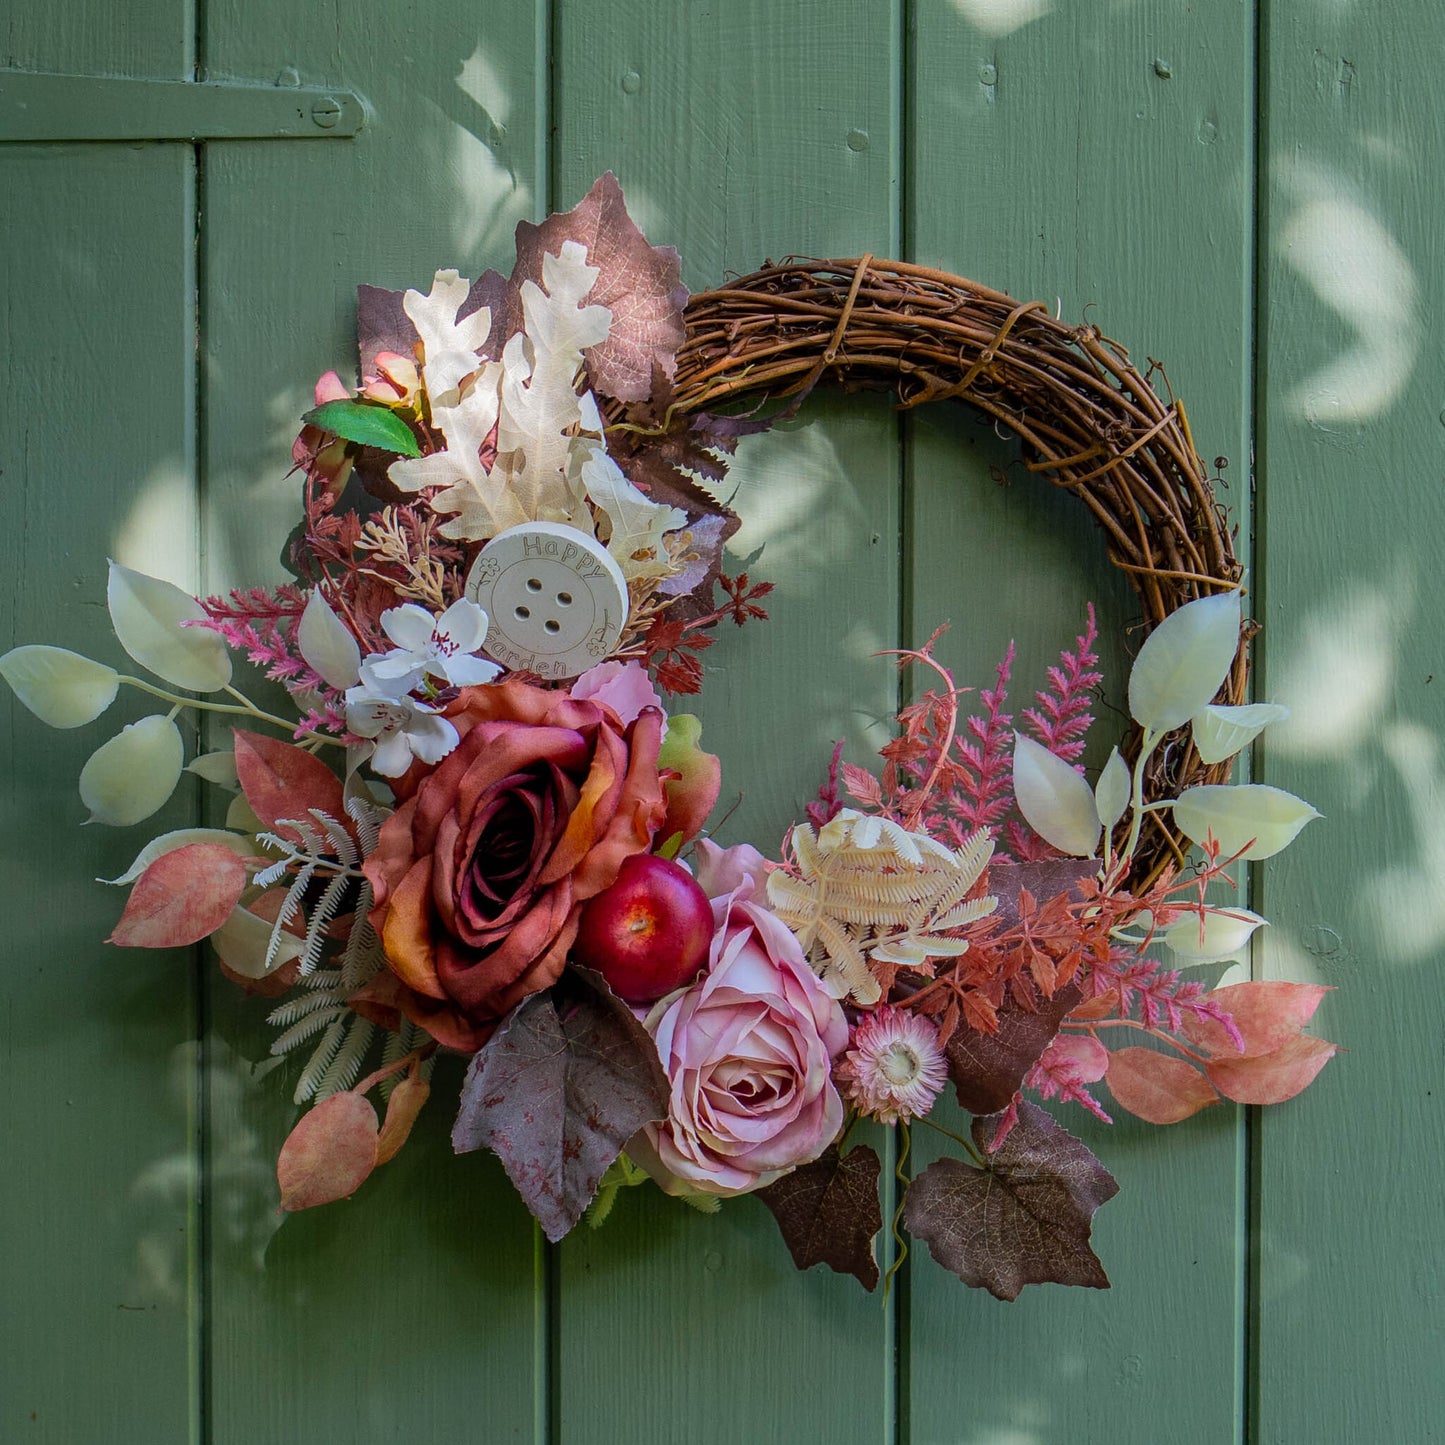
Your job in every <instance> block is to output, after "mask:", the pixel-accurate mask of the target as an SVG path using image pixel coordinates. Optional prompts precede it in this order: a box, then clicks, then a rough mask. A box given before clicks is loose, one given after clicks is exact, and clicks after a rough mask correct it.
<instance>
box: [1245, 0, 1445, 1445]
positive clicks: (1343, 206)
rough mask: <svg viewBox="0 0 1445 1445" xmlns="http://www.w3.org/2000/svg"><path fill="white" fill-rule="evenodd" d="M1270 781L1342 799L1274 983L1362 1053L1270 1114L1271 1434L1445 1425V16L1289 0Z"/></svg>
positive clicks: (1268, 500) (1277, 875)
mask: <svg viewBox="0 0 1445 1445" xmlns="http://www.w3.org/2000/svg"><path fill="white" fill-rule="evenodd" d="M1265 10H1266V14H1267V25H1266V28H1265V37H1266V40H1267V47H1266V54H1267V57H1268V68H1267V71H1266V81H1267V88H1266V92H1265V96H1266V104H1265V109H1264V119H1265V128H1264V144H1263V146H1262V152H1261V154H1262V159H1263V161H1264V162H1265V164H1266V166H1267V170H1266V176H1267V185H1268V189H1267V198H1268V200H1267V208H1266V212H1265V217H1266V220H1267V233H1266V234H1267V243H1268V244H1267V249H1264V248H1263V247H1262V251H1263V254H1262V257H1261V260H1262V261H1263V262H1264V263H1265V273H1264V283H1265V284H1264V302H1265V305H1266V306H1267V314H1268V317H1269V330H1268V338H1267V350H1266V352H1265V364H1264V370H1263V380H1264V388H1263V400H1264V403H1265V411H1264V414H1265V417H1266V423H1267V424H1266V428H1265V432H1264V446H1263V450H1262V460H1263V468H1262V477H1261V485H1260V491H1261V511H1262V523H1263V529H1262V537H1261V547H1262V549H1263V555H1264V557H1265V559H1266V563H1267V566H1266V569H1265V579H1264V580H1265V599H1266V605H1265V620H1266V623H1267V628H1266V632H1265V677H1264V687H1265V688H1266V689H1267V690H1268V695H1270V696H1274V697H1278V698H1279V699H1280V700H1281V701H1285V702H1288V703H1289V704H1290V705H1291V706H1292V707H1293V708H1294V709H1295V717H1294V718H1293V719H1292V720H1291V724H1290V726H1289V728H1288V729H1287V730H1284V731H1282V732H1281V733H1280V735H1279V736H1278V737H1277V738H1275V739H1274V740H1273V741H1272V742H1271V743H1270V744H1269V745H1268V746H1267V747H1266V749H1265V751H1264V756H1263V771H1262V776H1263V778H1264V780H1265V781H1267V782H1270V783H1274V784H1277V785H1278V786H1280V787H1284V788H1288V789H1291V790H1292V791H1295V792H1297V793H1299V794H1301V795H1303V796H1305V797H1307V798H1309V799H1310V800H1311V801H1312V802H1313V803H1314V804H1315V805H1316V806H1317V807H1318V808H1319V809H1320V810H1321V811H1322V812H1323V813H1324V815H1325V818H1324V821H1323V822H1320V823H1317V824H1314V825H1312V827H1311V829H1310V831H1309V832H1308V833H1306V835H1305V836H1304V838H1303V839H1301V841H1300V843H1298V844H1297V845H1295V847H1294V848H1293V849H1292V850H1291V851H1290V852H1289V853H1287V854H1285V855H1283V856H1282V857H1281V858H1279V859H1278V860H1277V861H1276V862H1272V863H1270V864H1269V865H1267V870H1268V871H1267V874H1266V877H1265V880H1264V889H1263V894H1262V899H1263V907H1264V909H1265V910H1266V912H1267V913H1268V915H1269V917H1270V919H1271V921H1272V923H1273V924H1274V926H1273V927H1272V928H1271V929H1269V930H1268V936H1267V938H1266V940H1265V945H1264V960H1265V966H1266V969H1267V972H1268V973H1269V974H1270V975H1271V976H1275V977H1285V978H1295V979H1308V980H1313V981H1317V982H1320V983H1327V984H1334V985H1338V992H1336V993H1332V994H1330V995H1329V996H1328V997H1327V999H1326V1000H1325V1002H1324V1004H1323V1006H1322V1007H1321V1009H1320V1012H1319V1015H1318V1025H1317V1032H1319V1033H1321V1034H1323V1035H1325V1036H1327V1037H1329V1038H1331V1039H1335V1040H1338V1041H1339V1042H1340V1043H1341V1044H1343V1045H1344V1046H1345V1047H1346V1048H1348V1049H1349V1051H1350V1052H1349V1053H1348V1054H1347V1055H1345V1056H1343V1057H1341V1058H1339V1059H1336V1060H1335V1061H1334V1062H1333V1063H1332V1064H1331V1065H1330V1066H1329V1068H1328V1069H1327V1070H1326V1071H1325V1073H1324V1074H1323V1075H1322V1076H1321V1078H1320V1079H1319V1081H1318V1082H1317V1083H1316V1084H1315V1085H1314V1086H1312V1088H1311V1089H1310V1091H1309V1092H1308V1093H1307V1094H1305V1095H1304V1096H1303V1097H1301V1098H1300V1099H1297V1100H1295V1101H1294V1102H1292V1103H1290V1104H1287V1105H1284V1106H1283V1107H1281V1108H1279V1109H1276V1110H1267V1111H1265V1112H1264V1114H1263V1116H1262V1117H1261V1119H1260V1123H1259V1134H1258V1150H1257V1187H1258V1195H1259V1235H1258V1241H1257V1256H1258V1313H1257V1320H1256V1366H1257V1381H1256V1388H1257V1397H1258V1398H1257V1402H1256V1412H1257V1438H1258V1439H1259V1440H1260V1441H1261V1442H1264V1441H1269V1442H1286V1441H1287V1442H1291V1445H1293V1442H1296V1441H1306V1440H1322V1439H1331V1440H1402V1441H1403V1440H1429V1439H1434V1438H1437V1437H1438V1435H1439V1433H1440V1430H1441V1421H1442V1419H1445V1379H1442V1375H1441V1370H1440V1360H1441V1358H1442V1351H1445V1308H1442V1306H1445V1267H1442V1253H1441V1249H1440V1194H1441V1170H1440V1159H1441V1155H1442V1153H1445V1128H1442V1124H1441V1114H1440V1107H1439V1100H1440V1098H1441V1093H1442V1090H1445V1068H1442V1055H1441V1048H1440V1039H1441V1035H1442V1030H1445V1007H1442V1003H1441V993H1440V988H1439V978H1440V969H1441V966H1442V963H1445V861H1442V857H1441V850H1440V844H1439V837H1440V823H1439V819H1440V812H1441V807H1442V802H1445V758H1442V754H1441V718H1442V710H1441V695H1440V687H1441V684H1442V682H1445V667H1442V658H1441V645H1440V638H1441V636H1442V635H1445V596H1442V593H1441V589H1440V586H1439V581H1438V577H1439V566H1440V556H1441V554H1442V552H1445V506H1442V503H1441V499H1440V454H1441V452H1440V443H1441V436H1442V432H1441V419H1442V413H1441V405H1442V400H1445V393H1442V389H1441V366H1440V355H1441V353H1440V345H1439V340H1438V336H1437V335H1436V334H1435V321H1436V318H1438V317H1439V315H1440V313H1441V309H1442V306H1445V242H1442V235H1441V227H1440V214H1441V209H1442V206H1445V183H1442V178H1441V174H1440V167H1439V157H1440V153H1441V144H1442V138H1445V104H1442V101H1441V96H1440V87H1439V60H1440V29H1439V26H1440V21H1439V13H1438V10H1436V9H1435V8H1434V7H1432V6H1429V5H1426V4H1422V3H1419V0H1414V3H1404V4H1400V5H1396V6H1393V7H1391V8H1390V11H1389V13H1388V15H1386V16H1383V17H1382V16H1379V15H1373V14H1370V13H1368V12H1367V11H1365V10H1362V9H1360V8H1358V7H1351V6H1311V7H1300V6H1294V5H1282V4H1270V5H1268V6H1266V7H1265Z"/></svg>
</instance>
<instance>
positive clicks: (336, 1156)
mask: <svg viewBox="0 0 1445 1445" xmlns="http://www.w3.org/2000/svg"><path fill="white" fill-rule="evenodd" d="M376 1143H377V1127H376V1110H375V1109H373V1108H372V1107H371V1105H370V1104H369V1103H368V1102H367V1101H366V1100H365V1099H364V1098H362V1096H361V1095H360V1094H353V1093H351V1092H349V1091H348V1092H347V1093H343V1094H332V1095H331V1097H330V1098H327V1099H323V1100H322V1101H321V1102H320V1103H319V1104H317V1105H316V1107H315V1108H314V1109H311V1110H310V1111H308V1112H307V1113H305V1114H303V1115H302V1116H301V1121H300V1122H299V1123H298V1124H297V1125H296V1127H295V1128H294V1129H293V1130H292V1131H291V1133H290V1134H289V1135H288V1136H287V1139H286V1142H285V1143H284V1144H283V1145H282V1146H281V1154H280V1157H279V1158H278V1159H277V1160H276V1182H277V1183H278V1184H280V1186H281V1208H282V1209H287V1210H293V1209H311V1208H313V1207H314V1206H316V1205H318V1204H330V1203H331V1202H332V1200H334V1199H346V1198H349V1197H350V1196H351V1195H352V1194H354V1193H356V1191H357V1189H358V1188H359V1187H360V1186H361V1184H362V1181H363V1180H365V1178H366V1176H367V1175H368V1174H370V1173H371V1171H372V1170H373V1169H374V1168H375V1167H376Z"/></svg>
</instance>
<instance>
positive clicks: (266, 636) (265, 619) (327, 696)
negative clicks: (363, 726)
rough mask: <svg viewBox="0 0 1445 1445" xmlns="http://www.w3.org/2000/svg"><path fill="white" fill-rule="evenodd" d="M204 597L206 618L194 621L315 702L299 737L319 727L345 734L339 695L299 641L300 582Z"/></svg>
mask: <svg viewBox="0 0 1445 1445" xmlns="http://www.w3.org/2000/svg"><path fill="white" fill-rule="evenodd" d="M200 601H201V606H202V607H204V608H205V609H206V618H205V620H204V621H201V622H197V623H196V624H195V626H197V627H204V628H208V629H209V630H210V631H212V632H217V633H219V634H220V635H221V637H223V638H224V639H225V641H226V645H227V646H228V647H231V648H234V649H235V650H236V651H237V652H244V653H245V654H246V657H247V659H248V660H249V661H250V662H251V663H252V664H254V665H255V666H256V667H259V668H261V669H262V670H263V671H264V673H265V675H266V677H267V678H268V679H269V680H270V681H271V682H279V683H280V684H281V685H282V686H283V687H284V688H285V689H286V691H287V692H289V693H290V694H291V695H292V696H293V697H295V696H298V695H302V694H304V695H306V698H307V701H308V702H309V703H312V704H313V706H311V707H310V708H309V710H308V711H307V713H306V716H305V717H303V718H302V719H301V722H300V724H299V725H298V727H297V730H296V735H297V736H298V737H300V736H302V735H303V734H305V733H310V732H316V731H324V732H330V733H337V734H342V733H345V731H346V717H345V712H344V710H343V707H342V701H341V694H340V693H338V692H337V691H336V690H335V689H334V688H332V687H329V686H328V685H327V683H326V681H325V679H324V678H322V677H321V676H320V675H319V674H318V673H317V672H315V671H314V670H313V669H312V668H311V667H310V665H309V664H308V663H307V662H306V660H305V658H303V657H302V656H301V650H300V648H299V646H298V645H297V642H296V629H297V627H298V625H299V624H300V621H301V614H302V613H303V612H304V611H305V610H306V597H305V594H304V593H303V592H302V591H301V589H300V588H299V587H297V586H296V585H295V584H294V583H290V582H287V583H283V584H282V585H281V586H280V587H277V588H276V589H275V591H268V590H267V589H266V588H264V587H250V588H246V589H239V588H238V589H236V590H233V591H232V592H231V593H230V595H229V596H228V597H203V598H201V599H200Z"/></svg>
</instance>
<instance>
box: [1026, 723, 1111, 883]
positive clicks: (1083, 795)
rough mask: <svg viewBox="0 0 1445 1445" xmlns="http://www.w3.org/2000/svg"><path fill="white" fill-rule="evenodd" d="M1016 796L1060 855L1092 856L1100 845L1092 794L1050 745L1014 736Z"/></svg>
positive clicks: (1036, 828) (1029, 819) (1036, 829)
mask: <svg viewBox="0 0 1445 1445" xmlns="http://www.w3.org/2000/svg"><path fill="white" fill-rule="evenodd" d="M1013 782H1014V798H1015V799H1016V800H1017V802H1018V805H1019V812H1021V813H1022V814H1023V815H1024V819H1025V821H1026V822H1027V823H1028V825H1029V827H1031V828H1032V829H1033V830H1034V832H1035V833H1037V834H1038V835H1039V837H1040V838H1042V839H1043V840H1044V841H1045V842H1046V843H1051V844H1053V846H1054V847H1055V848H1057V849H1058V850H1059V851H1060V852H1061V853H1068V854H1070V855H1071V856H1072V857H1075V858H1088V857H1091V856H1092V855H1093V852H1094V850H1095V848H1097V847H1098V844H1099V831H1100V825H1099V813H1098V810H1097V809H1096V808H1095V806H1094V790H1093V789H1092V788H1091V787H1090V786H1089V784H1088V780H1087V779H1086V778H1084V776H1083V775H1082V774H1081V773H1076V772H1075V771H1074V770H1073V768H1071V767H1070V766H1069V764H1068V763H1066V762H1065V761H1064V760H1063V759H1062V758H1058V757H1055V756H1054V755H1053V753H1051V752H1050V751H1049V750H1048V749H1047V748H1046V747H1044V746H1043V745H1042V744H1040V743H1036V742H1035V741H1034V740H1033V739H1032V738H1026V737H1025V736H1024V735H1023V734H1022V733H1015V734H1014V779H1013Z"/></svg>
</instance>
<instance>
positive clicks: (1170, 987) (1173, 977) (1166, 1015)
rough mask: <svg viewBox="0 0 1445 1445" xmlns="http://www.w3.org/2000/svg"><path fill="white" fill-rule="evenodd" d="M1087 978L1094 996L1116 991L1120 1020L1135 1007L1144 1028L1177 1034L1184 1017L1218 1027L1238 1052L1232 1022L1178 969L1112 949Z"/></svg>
mask: <svg viewBox="0 0 1445 1445" xmlns="http://www.w3.org/2000/svg"><path fill="white" fill-rule="evenodd" d="M1090 977H1091V979H1092V983H1093V989H1094V993H1095V994H1096V995H1098V994H1103V993H1107V992H1108V991H1109V990H1110V989H1116V990H1118V995H1119V1007H1118V1013H1119V1017H1120V1018H1128V1017H1129V1016H1130V1015H1132V1014H1133V1012H1134V1010H1135V1008H1136V1006H1137V1008H1138V1010H1139V1016H1140V1018H1141V1019H1142V1020H1143V1022H1144V1024H1145V1025H1146V1027H1148V1028H1151V1029H1157V1028H1159V1027H1160V1026H1161V1025H1164V1026H1167V1027H1168V1028H1169V1029H1170V1030H1172V1031H1175V1032H1177V1031H1178V1030H1179V1029H1181V1028H1182V1027H1183V1026H1184V1018H1185V1015H1186V1014H1188V1015H1190V1016H1192V1017H1194V1018H1197V1019H1209V1020H1211V1021H1212V1022H1214V1023H1217V1024H1218V1025H1219V1026H1220V1028H1222V1029H1223V1030H1224V1031H1225V1033H1226V1034H1228V1035H1229V1037H1230V1039H1231V1040H1233V1041H1235V1042H1236V1043H1237V1044H1238V1046H1239V1048H1240V1050H1241V1051H1242V1050H1243V1048H1244V1041H1243V1039H1242V1038H1241V1037H1240V1034H1239V1030H1238V1029H1237V1028H1236V1027H1235V1025H1234V1020H1233V1019H1232V1018H1231V1017H1230V1016H1229V1014H1228V1012H1226V1011H1225V1010H1224V1009H1223V1008H1221V1007H1220V1005H1219V1004H1217V1003H1216V1002H1214V1001H1213V1000H1212V999H1210V998H1208V997H1206V996H1205V989H1204V985H1203V984H1202V983H1199V982H1197V981H1195V980H1192V979H1190V980H1185V979H1183V978H1182V977H1181V976H1180V973H1179V970H1178V969H1173V968H1165V967H1164V966H1163V965H1162V964H1159V963H1156V962H1155V961H1154V960H1153V959H1148V958H1140V957H1139V956H1138V955H1136V954H1135V953H1134V952H1133V951H1132V950H1130V949H1123V948H1115V949H1111V950H1110V951H1109V957H1108V959H1107V960H1102V959H1100V960H1096V961H1095V963H1094V967H1093V969H1092V970H1091V974H1090Z"/></svg>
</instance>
